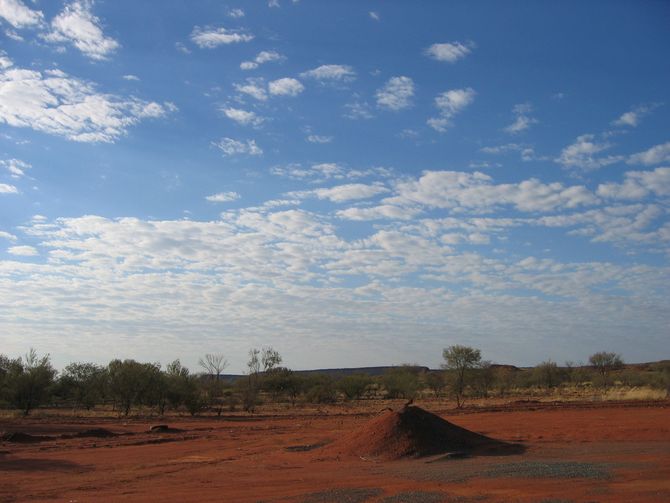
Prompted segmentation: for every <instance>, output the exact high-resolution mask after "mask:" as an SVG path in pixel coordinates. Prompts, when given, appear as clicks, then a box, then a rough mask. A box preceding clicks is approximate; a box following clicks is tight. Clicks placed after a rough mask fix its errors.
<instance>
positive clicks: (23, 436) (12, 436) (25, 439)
mask: <svg viewBox="0 0 670 503" xmlns="http://www.w3.org/2000/svg"><path fill="white" fill-rule="evenodd" d="M52 439H53V437H47V436H44V435H31V434H30V433H24V432H22V431H10V432H7V433H2V434H1V435H0V440H1V441H3V442H11V443H14V444H33V443H36V442H44V441H45V440H52Z"/></svg>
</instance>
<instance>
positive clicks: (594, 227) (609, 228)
mask: <svg viewBox="0 0 670 503" xmlns="http://www.w3.org/2000/svg"><path fill="white" fill-rule="evenodd" d="M664 215H667V212H666V211H664V210H663V209H662V208H661V207H660V206H658V205H655V204H632V205H624V206H609V207H604V208H597V209H593V210H588V211H585V212H581V213H573V214H568V215H555V216H546V217H541V218H538V219H537V221H536V223H538V224H540V225H544V226H547V227H575V229H574V230H572V231H570V232H569V234H571V235H576V236H585V237H590V238H591V241H593V242H611V243H615V244H618V245H627V244H631V243H632V244H639V243H659V242H670V224H668V223H667V222H666V223H665V224H661V226H660V227H657V228H653V225H654V222H657V221H658V220H659V219H660V218H661V217H663V216H664Z"/></svg>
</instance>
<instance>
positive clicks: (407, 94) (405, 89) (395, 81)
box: [375, 76, 414, 110]
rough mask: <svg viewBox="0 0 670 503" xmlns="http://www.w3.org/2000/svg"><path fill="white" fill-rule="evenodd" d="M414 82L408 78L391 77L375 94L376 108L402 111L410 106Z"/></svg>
mask: <svg viewBox="0 0 670 503" xmlns="http://www.w3.org/2000/svg"><path fill="white" fill-rule="evenodd" d="M413 96H414V81H413V80H412V79H411V78H409V77H404V76H401V77H391V78H390V79H389V80H388V82H387V83H386V84H385V85H384V87H382V88H381V89H378V90H377V92H376V93H375V98H376V99H377V106H378V107H380V108H385V109H387V110H402V109H404V108H409V107H410V106H411V105H412V97H413Z"/></svg>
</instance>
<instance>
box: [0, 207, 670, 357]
mask: <svg viewBox="0 0 670 503" xmlns="http://www.w3.org/2000/svg"><path fill="white" fill-rule="evenodd" d="M277 204H280V202H277ZM635 206H636V208H631V209H629V210H626V211H625V212H623V211H621V210H620V209H617V210H616V211H612V215H611V216H610V217H606V218H608V219H609V220H608V221H609V222H610V223H613V221H614V220H613V219H616V218H618V217H616V216H615V215H616V214H617V212H618V214H619V217H621V216H622V215H625V216H626V219H627V220H630V221H634V220H635V218H637V217H640V218H641V221H640V222H639V223H637V224H636V223H634V222H633V224H634V225H637V226H642V225H644V221H649V219H650V218H652V217H653V215H654V214H656V215H657V216H656V218H657V219H658V218H659V217H658V215H659V213H658V211H656V212H654V210H653V209H648V208H647V209H645V208H643V206H644V205H635ZM354 209H355V210H357V209H359V208H354ZM365 209H368V208H361V210H365ZM369 209H370V210H374V208H369ZM647 210H648V211H647ZM344 211H347V210H344ZM385 211H386V210H380V211H379V212H378V215H380V216H381V215H382V214H383V212H385ZM388 211H389V212H391V211H393V210H388ZM396 211H399V213H398V216H397V217H395V218H392V220H395V221H385V222H380V224H381V225H379V226H378V228H376V229H374V230H373V231H372V233H371V234H370V235H366V236H361V237H356V238H352V239H350V240H347V239H344V238H342V237H340V236H338V232H337V231H338V228H337V225H339V224H341V222H340V221H339V220H338V219H337V218H335V219H332V218H329V217H328V216H326V215H320V214H316V213H312V212H307V211H304V210H299V209H291V210H288V211H275V210H273V209H272V208H270V207H269V206H268V207H263V208H258V209H241V210H230V211H226V212H224V213H223V214H222V216H221V218H220V219H218V220H213V221H192V220H143V219H138V218H118V219H108V218H103V217H99V216H85V217H78V218H59V219H56V220H54V221H45V220H40V221H35V222H31V223H30V224H27V225H26V226H25V227H24V228H23V229H21V232H22V233H24V234H26V235H27V236H30V237H31V238H32V239H34V240H38V241H39V251H40V254H41V255H43V256H45V258H46V260H45V261H44V263H31V261H30V260H5V261H0V305H2V306H8V307H9V309H10V311H11V315H12V317H11V318H15V317H18V318H20V321H21V323H16V322H15V321H14V320H13V319H11V318H7V317H4V318H0V323H2V330H3V334H5V336H6V337H5V338H4V339H3V343H5V346H7V347H9V348H10V349H9V350H8V351H10V352H15V349H14V348H18V347H19V344H22V343H24V342H25V340H26V338H28V339H30V340H35V337H36V336H37V335H38V334H43V335H44V331H45V330H47V333H46V336H50V337H51V339H52V343H53V344H55V345H56V346H54V347H55V348H56V349H53V351H54V353H56V352H57V349H58V347H60V348H61V351H62V350H63V349H64V348H66V347H69V346H73V345H74V346H76V347H82V348H86V347H89V346H90V344H86V342H89V343H90V341H91V340H95V341H96V351H97V352H98V353H99V352H100V347H101V346H102V347H103V348H105V351H112V350H113V348H114V347H116V348H118V347H119V344H122V345H124V346H125V345H126V344H127V345H128V347H131V348H132V352H131V353H130V354H128V355H125V356H127V357H132V358H137V359H141V360H144V361H146V360H151V361H155V360H160V361H163V362H165V361H169V359H172V358H174V354H182V355H185V356H186V357H187V358H188V357H189V355H193V356H192V358H193V364H195V362H196V361H197V355H198V354H201V352H202V347H203V346H211V345H213V344H216V341H220V334H221V333H222V332H224V331H225V333H228V334H232V335H231V336H230V337H228V338H227V351H228V352H229V354H230V355H232V357H231V360H233V361H239V362H242V363H241V364H240V367H241V366H242V365H243V362H244V361H245V360H244V358H245V355H246V351H247V350H248V347H249V345H250V344H251V345H261V344H262V343H263V337H267V334H268V333H272V334H274V337H275V338H274V339H273V340H272V343H273V344H275V345H277V346H279V345H280V344H281V348H282V351H286V353H287V354H291V355H292V358H293V359H295V361H296V362H297V363H296V365H300V366H321V365H322V361H319V362H317V363H314V358H319V354H318V352H317V353H315V352H314V350H313V348H314V347H322V348H323V347H324V346H323V345H324V344H325V345H326V347H325V349H324V350H323V351H324V353H327V354H328V358H332V353H331V349H333V348H335V346H336V345H331V346H328V345H329V344H331V342H332V341H334V340H337V341H338V343H337V345H340V344H345V346H346V351H341V353H338V354H337V357H336V361H337V360H340V361H345V360H346V358H350V357H351V355H356V354H358V353H365V354H368V355H369V354H371V353H370V352H371V351H375V350H376V351H382V352H384V351H386V350H385V345H384V344H381V345H380V341H383V340H386V339H384V338H385V337H386V338H388V336H389V333H391V334H392V335H393V334H398V337H397V339H398V341H400V342H399V344H400V346H397V347H396V348H395V349H394V352H391V353H390V355H393V356H392V357H393V358H397V359H398V360H397V361H400V360H399V359H400V358H402V359H406V356H407V354H412V355H414V354H415V353H414V352H413V351H415V349H414V348H415V346H418V347H419V348H421V349H420V350H419V351H418V353H416V354H417V356H416V357H415V356H412V357H411V358H412V360H414V359H415V358H416V359H420V358H425V348H426V346H427V345H428V346H430V347H433V348H435V351H436V352H437V354H439V348H441V347H442V344H443V342H444V326H446V325H447V324H448V325H449V327H450V333H452V335H453V336H454V337H456V339H457V340H470V341H472V340H473V337H474V340H475V342H473V344H474V345H478V346H481V345H482V344H483V343H484V344H489V345H493V346H492V347H494V348H495V347H496V344H500V345H501V346H508V345H509V341H513V340H516V339H518V334H519V333H520V331H527V332H528V333H529V334H531V335H530V336H529V337H531V339H528V340H526V344H524V347H527V346H529V345H530V346H533V347H537V348H538V349H537V350H536V351H535V352H533V351H531V354H530V355H528V354H526V355H525V356H523V357H522V356H520V355H519V354H518V353H514V352H511V353H514V356H513V357H514V358H516V359H517V360H516V361H517V362H519V359H520V358H523V361H528V362H531V363H532V362H533V361H539V360H540V359H541V358H544V357H546V351H547V347H549V346H551V347H552V348H559V347H562V346H565V344H566V341H568V343H570V344H575V345H577V346H579V347H580V348H582V350H583V346H581V345H579V344H578V343H579V334H583V333H591V334H594V337H596V338H597V339H598V340H597V341H596V342H594V345H596V347H595V348H593V351H597V350H598V346H602V344H603V341H605V343H606V342H607V340H610V341H611V340H613V339H607V338H606V337H610V336H614V337H615V338H618V337H629V339H628V340H629V341H630V343H631V344H632V345H635V343H636V338H635V337H634V336H632V335H630V336H629V335H627V334H628V332H627V331H628V327H630V326H631V324H634V325H635V326H637V327H638V328H639V329H640V330H641V331H644V333H645V334H648V335H647V336H646V337H647V338H646V339H645V341H647V342H648V343H653V348H652V350H651V351H662V350H663V348H665V346H667V342H666V339H667V326H668V309H667V307H668V300H667V299H668V298H669V297H668V285H669V284H670V270H669V269H668V267H666V266H665V265H661V266H645V265H643V264H640V263H637V261H632V263H630V265H627V264H622V265H617V264H612V263H607V262H583V263H571V262H560V261H557V260H550V259H547V258H538V257H534V256H532V254H529V255H531V256H525V255H521V256H514V257H510V258H507V259H505V258H501V257H498V258H496V257H495V256H491V255H488V254H484V250H482V253H479V252H478V251H477V250H473V249H472V245H473V244H477V243H486V240H487V237H488V239H489V241H490V242H492V241H493V240H495V237H494V236H492V235H491V232H490V229H491V228H495V227H496V225H497V224H496V222H499V223H500V225H499V227H500V228H507V227H513V226H516V221H515V222H510V221H509V220H510V219H498V218H490V219H481V218H479V219H474V218H466V219H463V218H451V219H436V218H426V219H422V220H420V221H418V222H417V221H412V220H411V219H410V220H407V219H405V220H402V219H401V218H402V217H401V215H402V214H403V213H405V214H407V213H409V212H410V211H411V209H410V208H402V207H400V208H397V209H396ZM643 212H645V213H646V214H645V215H644V216H641V215H640V214H641V213H643ZM633 215H635V217H633ZM561 217H562V215H561ZM552 218H555V217H552ZM587 218H589V219H591V220H595V219H598V218H600V216H599V215H597V214H596V213H594V212H593V213H591V214H590V215H582V216H580V219H581V220H580V221H586V219H587ZM331 220H332V221H333V222H334V223H331ZM536 220H539V219H536ZM574 220H575V221H576V220H577V219H576V218H575V219H574ZM547 223H550V222H547ZM553 224H554V225H555V226H558V225H559V222H558V221H554V222H553ZM531 225H532V224H531ZM537 225H541V224H540V223H539V222H538V223H537ZM561 225H565V222H564V223H563V224H561ZM580 225H585V224H583V223H576V224H574V226H580ZM627 230H631V229H627ZM454 233H458V234H459V235H460V236H459V237H455V236H453V234H454ZM657 234H658V233H657ZM611 237H614V236H611ZM640 237H643V236H642V234H641V235H640ZM657 237H660V234H658V236H657ZM644 239H651V233H645V234H644ZM352 277H355V278H356V281H355V282H354V283H355V284H354V285H351V283H350V282H349V281H347V279H348V278H352ZM529 293H530V294H529ZM549 296H551V297H549ZM557 297H558V298H559V300H558V301H556V300H555V299H556V298H557ZM92 298H94V299H95V302H89V300H90V299H92ZM79 299H82V302H79ZM36 304H38V305H40V306H41V308H42V310H41V311H40V317H39V320H35V319H34V316H33V317H31V316H30V313H31V312H33V311H34V306H35V305H36ZM482 313H485V316H483V315H482ZM538 326H541V327H543V330H542V331H540V332H542V334H544V333H546V335H542V334H540V335H538V331H537V330H533V328H534V327H538ZM51 327H53V328H51ZM76 327H78V329H77V328H76ZM88 327H91V328H88ZM194 327H197V336H193V335H192V334H193V333H194ZM621 327H624V328H623V329H622V328H621ZM617 330H618V331H617ZM82 331H83V332H84V333H83V334H82ZM129 331H130V332H132V334H133V335H132V336H128V335H126V334H127V333H128V332H129ZM64 333H65V334H67V338H66V340H63V337H62V334H64ZM491 333H495V334H496V336H495V337H492V338H487V339H482V337H483V336H482V335H480V334H491ZM57 334H60V335H61V337H56V335H57ZM337 334H345V340H344V341H343V340H342V339H341V338H340V339H338V338H337ZM346 334H354V335H350V336H347V335H346ZM412 334H419V335H416V336H413V335H412ZM604 334H606V335H604ZM401 336H402V337H401ZM347 337H348V338H347ZM408 338H409V339H408ZM555 339H559V340H560V343H559V342H556V341H555ZM54 341H55V342H54ZM131 341H132V344H130V342H131ZM329 341H330V342H329ZM477 341H479V342H477ZM582 342H583V341H582ZM637 342H639V341H637ZM487 347H489V348H490V347H491V346H487ZM375 348H376V349H375ZM380 348H381V349H380ZM157 351H158V353H157ZM421 351H424V353H421ZM431 351H432V350H431ZM487 351H493V350H490V349H489V350H487ZM589 351H591V349H589ZM536 356H537V359H534V358H535V357H536ZM80 357H81V358H83V359H89V358H95V353H94V352H93V351H92V352H91V354H86V355H80ZM571 357H573V356H570V355H564V354H560V355H559V358H561V359H565V358H571ZM508 358H510V357H508ZM380 359H381V361H384V360H386V359H389V354H387V353H384V354H383V355H381V356H380ZM641 359H642V358H641ZM507 361H509V359H507ZM330 362H331V363H332V360H330ZM355 364H357V365H363V364H365V362H364V361H363V362H360V363H359V362H358V361H357V362H356V363H355ZM236 370H237V369H236Z"/></svg>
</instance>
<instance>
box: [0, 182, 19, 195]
mask: <svg viewBox="0 0 670 503" xmlns="http://www.w3.org/2000/svg"><path fill="white" fill-rule="evenodd" d="M18 193H19V191H18V190H17V188H16V187H14V185H8V184H6V183H0V194H18Z"/></svg>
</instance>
